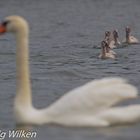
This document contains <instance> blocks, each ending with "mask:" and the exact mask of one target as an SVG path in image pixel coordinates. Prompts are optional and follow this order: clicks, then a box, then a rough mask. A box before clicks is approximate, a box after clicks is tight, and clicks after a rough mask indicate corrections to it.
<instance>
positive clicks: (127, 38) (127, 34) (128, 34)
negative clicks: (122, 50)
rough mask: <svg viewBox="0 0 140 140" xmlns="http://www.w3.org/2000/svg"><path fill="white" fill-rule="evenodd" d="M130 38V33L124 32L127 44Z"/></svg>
mask: <svg viewBox="0 0 140 140" xmlns="http://www.w3.org/2000/svg"><path fill="white" fill-rule="evenodd" d="M129 38H130V33H128V32H126V42H129V40H130V39H129Z"/></svg>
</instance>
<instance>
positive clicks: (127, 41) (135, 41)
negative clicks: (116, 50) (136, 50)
mask: <svg viewBox="0 0 140 140" xmlns="http://www.w3.org/2000/svg"><path fill="white" fill-rule="evenodd" d="M125 31H126V38H125V39H124V40H123V41H122V42H123V44H139V40H138V39H137V38H136V37H134V36H132V35H130V33H131V29H130V27H126V29H125Z"/></svg>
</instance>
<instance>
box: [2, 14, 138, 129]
mask: <svg viewBox="0 0 140 140" xmlns="http://www.w3.org/2000/svg"><path fill="white" fill-rule="evenodd" d="M4 32H11V33H13V34H14V35H15V38H16V45H17V58H16V65H17V92H16V97H15V102H14V113H15V118H16V122H17V123H19V124H36V125H40V124H45V123H55V124H59V125H64V126H74V127H89V126H90V127H95V126H96V127H103V126H110V125H113V124H124V123H134V122H136V121H139V120H140V105H130V106H126V107H113V105H114V104H116V103H118V102H120V101H123V100H126V99H130V98H136V97H137V94H138V93H137V89H136V88H135V87H134V86H132V85H130V84H128V83H127V82H126V81H125V80H124V79H122V78H104V79H101V80H94V81H91V82H89V83H87V84H85V85H83V86H81V87H78V88H76V89H74V90H72V91H70V92H68V93H67V94H65V95H64V96H63V97H61V98H60V99H59V100H58V101H56V102H55V103H53V104H52V105H50V106H49V107H48V108H45V109H40V110H39V109H36V108H34V107H33V105H32V96H31V84H30V74H29V61H28V59H29V52H28V32H29V30H28V24H27V22H26V20H25V19H23V18H22V17H19V16H9V17H7V18H5V20H4V21H3V22H2V24H1V25H0V33H1V34H2V33H4Z"/></svg>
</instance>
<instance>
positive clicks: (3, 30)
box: [0, 25, 6, 34]
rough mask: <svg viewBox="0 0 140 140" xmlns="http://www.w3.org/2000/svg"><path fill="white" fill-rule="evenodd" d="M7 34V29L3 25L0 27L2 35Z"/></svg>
mask: <svg viewBox="0 0 140 140" xmlns="http://www.w3.org/2000/svg"><path fill="white" fill-rule="evenodd" d="M5 32H6V27H5V26H3V25H0V34H3V33H5Z"/></svg>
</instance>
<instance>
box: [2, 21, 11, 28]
mask: <svg viewBox="0 0 140 140" xmlns="http://www.w3.org/2000/svg"><path fill="white" fill-rule="evenodd" d="M9 22H10V21H9V20H5V21H3V22H2V25H3V26H5V27H6V26H7V25H8V24H9Z"/></svg>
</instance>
